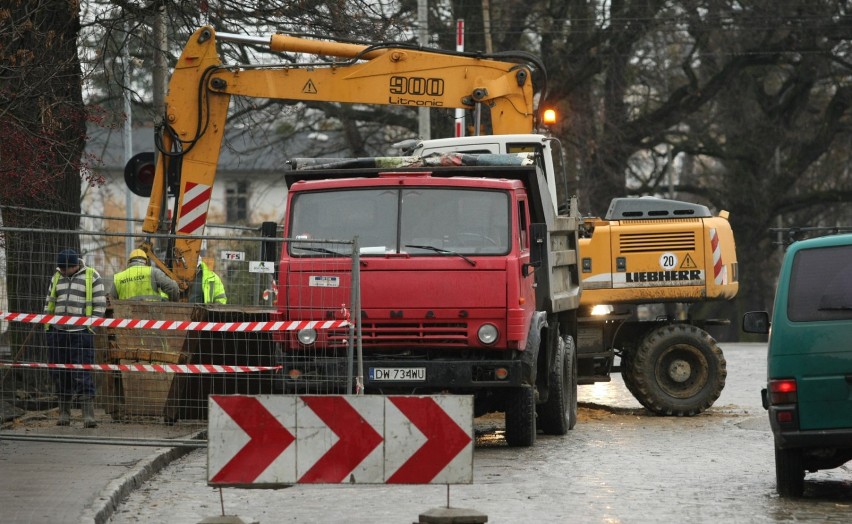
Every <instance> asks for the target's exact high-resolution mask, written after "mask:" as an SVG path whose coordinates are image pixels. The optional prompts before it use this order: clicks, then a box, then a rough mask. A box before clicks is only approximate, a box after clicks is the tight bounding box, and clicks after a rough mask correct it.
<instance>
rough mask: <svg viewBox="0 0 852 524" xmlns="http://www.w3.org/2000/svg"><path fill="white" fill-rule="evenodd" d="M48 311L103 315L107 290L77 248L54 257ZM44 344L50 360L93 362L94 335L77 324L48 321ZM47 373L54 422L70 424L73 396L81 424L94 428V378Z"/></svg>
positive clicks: (77, 371)
mask: <svg viewBox="0 0 852 524" xmlns="http://www.w3.org/2000/svg"><path fill="white" fill-rule="evenodd" d="M44 312H45V313H46V314H50V315H69V316H79V317H83V316H85V317H103V316H104V313H105V312H106V292H105V291H104V285H103V281H102V279H101V276H100V275H99V274H98V272H97V271H95V269H94V268H91V267H87V266H86V264H85V262H83V260H82V259H81V258H80V254H79V253H78V252H77V250H76V249H71V248H69V249H65V250H63V251H61V252H60V253H59V255H58V257H57V260H56V272H55V273H54V275H53V278H52V279H51V281H50V289H49V291H48V294H47V300H46V302H45V306H44ZM45 329H46V330H47V345H48V348H49V358H50V363H51V364H60V365H91V364H95V336H94V333H93V332H92V330H91V329H90V328H88V327H86V326H82V325H80V324H47V325H45ZM50 374H51V376H52V377H53V380H54V383H55V385H56V395H57V397H59V420H58V421H57V422H56V425H57V426H68V425H70V424H71V403H72V402H73V399H74V396H75V395H76V396H77V399H78V400H79V402H80V405H81V408H82V411H83V427H85V428H94V427H97V425H98V423H97V421H96V420H95V381H94V379H93V378H92V374H91V373H90V372H89V371H88V370H85V369H83V370H80V369H73V368H72V369H65V368H63V367H54V368H51V370H50Z"/></svg>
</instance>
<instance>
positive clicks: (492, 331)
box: [476, 324, 498, 345]
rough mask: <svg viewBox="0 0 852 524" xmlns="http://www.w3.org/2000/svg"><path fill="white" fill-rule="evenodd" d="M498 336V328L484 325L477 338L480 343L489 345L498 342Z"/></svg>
mask: <svg viewBox="0 0 852 524" xmlns="http://www.w3.org/2000/svg"><path fill="white" fill-rule="evenodd" d="M497 335H498V332H497V326H495V325H494V324H482V325H481V326H480V327H479V330H478V331H477V332H476V336H478V337H479V341H480V342H482V343H483V344H489V345H490V344H493V343H494V342H496V341H497Z"/></svg>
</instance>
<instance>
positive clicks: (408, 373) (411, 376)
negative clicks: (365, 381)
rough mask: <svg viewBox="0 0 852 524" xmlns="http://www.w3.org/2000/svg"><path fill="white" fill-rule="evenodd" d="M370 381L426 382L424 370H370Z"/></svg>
mask: <svg viewBox="0 0 852 524" xmlns="http://www.w3.org/2000/svg"><path fill="white" fill-rule="evenodd" d="M370 380H372V381H374V382H381V381H395V380H402V381H414V382H422V381H424V380H426V368H370Z"/></svg>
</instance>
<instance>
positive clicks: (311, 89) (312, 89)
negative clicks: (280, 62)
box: [302, 80, 317, 95]
mask: <svg viewBox="0 0 852 524" xmlns="http://www.w3.org/2000/svg"><path fill="white" fill-rule="evenodd" d="M302 92H303V93H307V94H309V95H315V94H317V86H315V85H314V81H313V80H308V81H307V82H306V83H305V87H303V88H302Z"/></svg>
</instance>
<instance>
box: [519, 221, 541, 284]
mask: <svg viewBox="0 0 852 524" xmlns="http://www.w3.org/2000/svg"><path fill="white" fill-rule="evenodd" d="M546 242H547V224H530V261H529V263H528V264H524V265H523V267H522V268H521V272H522V273H523V275H524V276H525V277H528V276H530V274H531V273H532V272H533V271H535V270H536V269H538V268H540V267H541V265H542V263H543V261H544V249H545V243H546Z"/></svg>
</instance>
